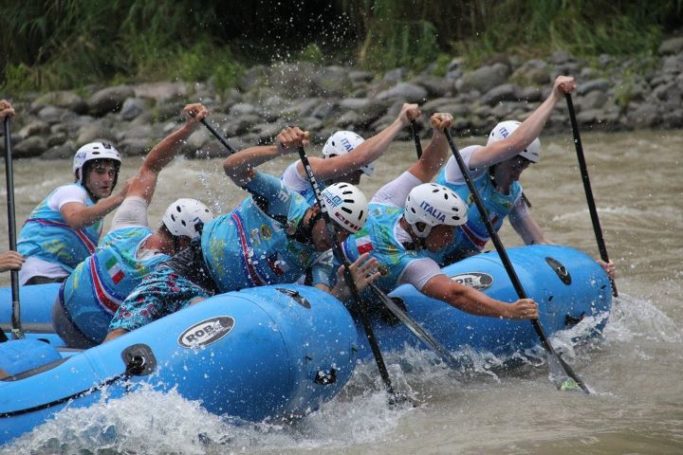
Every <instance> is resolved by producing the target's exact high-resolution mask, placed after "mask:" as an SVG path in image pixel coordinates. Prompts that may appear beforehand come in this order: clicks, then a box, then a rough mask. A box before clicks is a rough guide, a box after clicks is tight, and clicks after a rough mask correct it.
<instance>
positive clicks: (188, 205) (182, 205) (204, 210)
mask: <svg viewBox="0 0 683 455" xmlns="http://www.w3.org/2000/svg"><path fill="white" fill-rule="evenodd" d="M212 219H213V213H211V210H209V208H208V207H207V206H206V205H204V204H202V203H201V202H199V201H198V200H196V199H190V198H181V199H178V200H177V201H175V202H173V203H172V204H171V205H169V206H168V208H167V209H166V213H164V217H163V218H162V220H161V221H162V223H164V226H166V229H168V231H169V232H170V233H171V234H173V235H174V236H176V237H177V236H181V235H184V236H186V237H190V238H191V239H193V238H195V237H199V236H200V235H201V233H202V229H203V228H204V224H205V223H208V222H209V221H211V220H212Z"/></svg>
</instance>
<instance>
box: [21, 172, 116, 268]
mask: <svg viewBox="0 0 683 455" xmlns="http://www.w3.org/2000/svg"><path fill="white" fill-rule="evenodd" d="M71 185H74V186H77V187H79V188H81V189H83V187H82V186H81V185H79V184H77V183H73V184H71ZM60 188H62V187H60ZM58 189H59V188H57V189H55V190H54V191H52V192H51V193H50V194H49V195H48V196H47V197H46V198H45V199H43V201H42V202H41V203H40V204H38V206H37V207H36V208H35V209H33V211H32V212H31V214H30V215H29V217H28V219H27V220H26V223H24V226H23V227H22V228H21V232H20V233H19V240H18V242H17V250H18V252H19V253H20V254H21V255H22V256H24V257H30V256H35V257H37V258H39V259H42V260H44V261H47V262H51V263H54V264H59V265H60V266H62V267H63V268H64V269H65V270H66V271H68V272H71V271H72V270H73V269H74V267H76V266H77V265H78V264H79V263H80V262H81V261H83V260H84V259H85V258H87V257H88V256H90V255H91V254H92V253H93V252H94V251H95V248H96V247H97V241H98V240H99V238H100V234H101V233H102V220H101V219H100V220H97V221H96V222H94V223H93V224H91V225H89V226H86V227H84V228H81V229H73V228H71V227H69V225H68V224H66V222H65V221H64V218H63V217H62V214H61V213H60V211H59V210H53V209H52V208H50V207H49V205H48V200H49V198H50V196H52V195H53V194H54V193H55V192H56V191H57V190H58ZM83 191H85V190H84V189H83ZM94 204H95V203H94V202H93V201H92V199H91V198H90V197H89V196H88V197H87V199H86V201H85V205H86V206H88V207H90V206H92V205H94Z"/></svg>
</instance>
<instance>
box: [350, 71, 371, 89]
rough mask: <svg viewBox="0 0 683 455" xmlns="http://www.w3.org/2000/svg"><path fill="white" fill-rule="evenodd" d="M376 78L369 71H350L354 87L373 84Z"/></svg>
mask: <svg viewBox="0 0 683 455" xmlns="http://www.w3.org/2000/svg"><path fill="white" fill-rule="evenodd" d="M374 78H375V75H374V74H373V73H371V72H369V71H359V70H353V71H349V79H350V80H351V84H352V85H353V86H354V87H357V86H359V85H365V84H367V83H369V82H371V81H372V80H373V79H374Z"/></svg>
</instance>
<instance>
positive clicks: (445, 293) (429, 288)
mask: <svg viewBox="0 0 683 455" xmlns="http://www.w3.org/2000/svg"><path fill="white" fill-rule="evenodd" d="M422 293H423V294H425V295H428V296H429V297H432V298H434V299H438V300H443V301H444V302H446V303H448V304H449V305H450V306H452V307H454V308H457V309H459V310H462V311H465V312H467V313H470V314H474V315H477V316H490V317H496V318H504V319H536V318H538V307H537V305H536V303H535V302H534V301H533V300H531V299H519V300H517V301H516V302H514V303H504V302H501V301H500V300H495V299H492V298H491V297H489V296H487V295H486V294H484V293H483V292H480V291H477V290H476V289H474V288H470V287H467V286H463V285H461V284H458V283H456V282H455V281H453V280H451V279H450V278H448V277H447V276H446V275H443V274H440V275H436V276H435V277H433V278H431V279H430V280H429V281H428V282H427V284H425V285H424V286H423V287H422Z"/></svg>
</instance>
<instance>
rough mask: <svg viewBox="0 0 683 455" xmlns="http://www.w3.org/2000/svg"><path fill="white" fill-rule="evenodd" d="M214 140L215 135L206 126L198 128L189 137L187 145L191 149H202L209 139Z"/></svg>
mask: <svg viewBox="0 0 683 455" xmlns="http://www.w3.org/2000/svg"><path fill="white" fill-rule="evenodd" d="M212 140H214V137H213V135H212V134H211V133H210V132H209V130H207V129H206V128H197V129H196V130H195V131H194V132H193V133H192V134H191V135H190V137H188V138H187V141H186V143H187V146H188V147H189V148H191V149H195V150H196V149H200V148H202V147H204V145H206V144H207V143H208V142H209V141H212Z"/></svg>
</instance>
